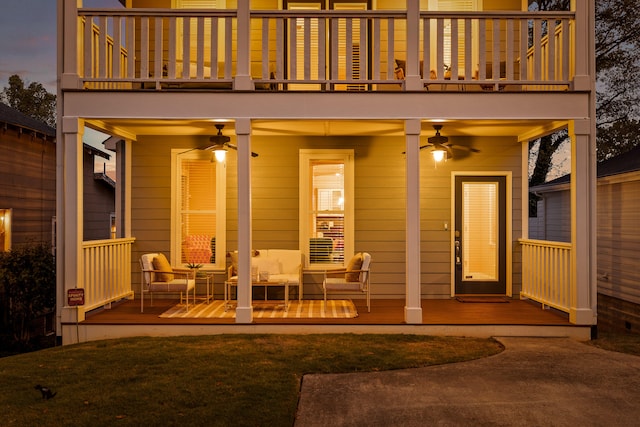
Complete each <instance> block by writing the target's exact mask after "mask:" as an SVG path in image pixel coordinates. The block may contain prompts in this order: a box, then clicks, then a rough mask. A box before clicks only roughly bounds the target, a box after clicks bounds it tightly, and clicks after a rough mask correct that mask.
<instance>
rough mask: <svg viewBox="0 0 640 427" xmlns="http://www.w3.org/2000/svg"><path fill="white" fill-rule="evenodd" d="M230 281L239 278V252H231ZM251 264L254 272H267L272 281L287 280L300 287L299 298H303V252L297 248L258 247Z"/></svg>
mask: <svg viewBox="0 0 640 427" xmlns="http://www.w3.org/2000/svg"><path fill="white" fill-rule="evenodd" d="M230 256H231V265H230V266H229V270H228V279H227V280H229V281H233V280H238V252H237V251H234V252H231V253H230ZM251 266H252V270H253V272H254V273H256V272H257V274H260V272H267V273H268V275H269V281H270V282H278V281H285V280H286V281H287V282H288V284H289V287H296V286H297V287H298V299H299V300H302V294H303V291H302V288H303V286H302V269H303V267H304V261H303V255H302V252H301V251H299V250H297V249H257V250H254V251H253V256H252V258H251Z"/></svg>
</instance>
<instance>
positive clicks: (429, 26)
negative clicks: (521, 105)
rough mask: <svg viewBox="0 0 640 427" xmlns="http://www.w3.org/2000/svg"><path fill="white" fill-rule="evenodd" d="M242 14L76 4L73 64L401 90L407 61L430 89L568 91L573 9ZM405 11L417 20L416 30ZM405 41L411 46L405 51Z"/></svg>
mask: <svg viewBox="0 0 640 427" xmlns="http://www.w3.org/2000/svg"><path fill="white" fill-rule="evenodd" d="M242 16H244V14H242V13H239V12H238V10H235V9H227V10H186V9H78V10H77V17H78V21H77V22H78V33H79V34H78V36H77V37H78V40H79V41H80V43H79V46H80V49H78V55H79V56H78V58H77V61H76V62H77V71H76V72H77V74H78V75H79V76H80V80H81V82H82V85H83V87H84V88H85V89H108V88H111V87H114V86H109V84H105V83H110V84H112V85H113V84H120V85H121V86H116V87H118V88H126V87H127V85H129V86H128V87H130V88H136V89H139V88H154V89H163V88H172V87H174V88H181V87H185V86H184V84H185V83H190V84H194V83H199V84H203V83H208V84H209V86H208V88H210V89H223V90H232V89H233V88H234V85H233V83H234V79H235V77H236V76H240V75H242V74H244V75H245V77H246V75H247V74H248V75H249V76H250V77H251V79H252V80H253V83H254V85H255V88H256V89H268V90H276V89H277V90H299V89H304V90H314V89H317V90H329V91H335V90H365V91H368V90H383V89H392V90H404V87H405V84H404V81H403V77H404V76H407V77H409V76H408V70H420V81H421V83H422V85H423V86H424V87H426V88H431V87H434V88H437V87H440V86H441V85H453V87H456V88H464V87H465V86H468V85H472V86H474V87H479V88H482V89H483V90H494V89H497V90H501V89H504V88H505V87H510V88H514V89H515V90H538V91H539V90H559V89H562V90H567V89H570V85H571V81H572V78H573V74H574V70H573V69H572V66H573V65H572V64H573V63H574V62H575V61H574V60H575V58H572V57H571V56H572V55H575V52H576V48H575V46H574V45H575V43H577V42H578V41H576V40H575V38H574V37H573V36H572V28H573V23H574V20H575V12H536V13H530V12H495V11H492V12H421V13H420V16H419V17H409V16H408V14H407V12H406V11H389V10H375V11H362V10H348V11H347V10H322V11H314V10H295V11H289V10H273V11H265V10H260V11H256V10H249V11H248V19H243V18H242ZM239 17H240V18H239ZM409 19H413V20H417V22H416V21H412V22H416V28H419V31H417V34H415V35H414V34H413V33H412V32H411V31H408V28H409V27H410V25H409ZM548 34H553V35H554V37H551V38H549V37H548ZM412 37H413V39H411V38H412ZM66 45H67V46H70V45H75V44H72V43H70V42H69V41H66ZM245 46H246V47H245ZM411 46H415V47H417V51H418V52H417V56H416V55H415V54H413V55H409V54H408V53H409V49H411ZM134 52H135V55H133V54H132V53H134ZM134 56H135V60H134V59H133V58H134ZM116 58H118V59H117V60H115V59H116ZM418 58H420V59H418ZM407 61H414V63H413V64H409V63H407ZM418 61H419V62H420V63H419V64H418ZM399 62H404V63H403V64H400V63H399ZM410 65H412V66H410ZM400 70H401V71H400ZM434 84H435V85H434ZM181 85H182V86H181ZM198 87H199V88H207V86H203V85H201V86H198ZM243 90H244V88H243Z"/></svg>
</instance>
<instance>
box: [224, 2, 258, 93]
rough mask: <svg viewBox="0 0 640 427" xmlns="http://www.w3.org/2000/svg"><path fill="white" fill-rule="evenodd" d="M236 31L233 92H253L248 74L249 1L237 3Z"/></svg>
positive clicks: (249, 40) (249, 46)
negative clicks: (236, 44)
mask: <svg viewBox="0 0 640 427" xmlns="http://www.w3.org/2000/svg"><path fill="white" fill-rule="evenodd" d="M237 31H238V34H237V39H238V49H237V54H238V64H237V68H236V75H235V78H234V80H233V88H234V90H253V89H254V84H253V81H252V80H251V73H250V65H251V64H250V59H251V58H250V49H251V39H250V38H251V15H250V11H249V0H239V1H238V16H237ZM230 59H231V58H227V59H226V60H227V61H229V60H230Z"/></svg>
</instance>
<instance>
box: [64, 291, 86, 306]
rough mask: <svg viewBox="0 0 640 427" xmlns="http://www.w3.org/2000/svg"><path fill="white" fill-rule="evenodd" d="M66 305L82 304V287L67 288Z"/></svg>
mask: <svg viewBox="0 0 640 427" xmlns="http://www.w3.org/2000/svg"><path fill="white" fill-rule="evenodd" d="M67 305H68V306H69V307H76V306H79V305H84V289H83V288H74V289H68V290H67Z"/></svg>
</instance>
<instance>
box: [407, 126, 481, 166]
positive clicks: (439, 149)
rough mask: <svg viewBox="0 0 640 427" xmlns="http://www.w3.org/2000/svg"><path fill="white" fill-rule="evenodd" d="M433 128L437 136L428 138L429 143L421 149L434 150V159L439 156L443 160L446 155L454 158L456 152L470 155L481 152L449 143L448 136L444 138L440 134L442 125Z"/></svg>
mask: <svg viewBox="0 0 640 427" xmlns="http://www.w3.org/2000/svg"><path fill="white" fill-rule="evenodd" d="M433 128H434V129H435V130H436V134H435V135H434V136H431V137H429V138H427V141H428V142H427V144H425V145H423V146H421V147H420V149H421V150H422V149H424V148H429V147H431V148H433V150H432V151H433V153H434V157H436V158H437V157H438V156H441V157H440V159H442V158H443V157H444V156H445V154H446V157H447V158H449V157H451V158H453V157H454V154H453V152H454V150H461V151H466V152H470V153H479V152H480V150H478V149H475V148H471V147H467V146H465V145H456V144H451V143H449V138H447V137H446V136H442V135H441V134H440V130H441V129H442V125H433ZM438 153H440V154H438Z"/></svg>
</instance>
